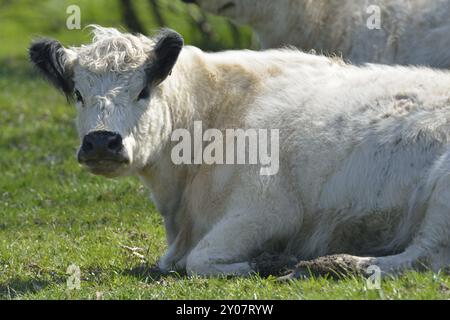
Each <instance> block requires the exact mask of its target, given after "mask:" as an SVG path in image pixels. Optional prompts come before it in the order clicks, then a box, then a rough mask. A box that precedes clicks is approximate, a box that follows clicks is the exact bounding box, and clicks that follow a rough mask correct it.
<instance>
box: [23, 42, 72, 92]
mask: <svg viewBox="0 0 450 320" xmlns="http://www.w3.org/2000/svg"><path fill="white" fill-rule="evenodd" d="M29 54H30V60H31V62H32V63H33V64H34V65H35V66H36V67H37V68H38V70H39V71H40V72H41V73H42V74H43V75H44V76H45V78H46V79H47V80H49V81H50V82H51V83H52V84H53V85H54V86H55V87H56V88H58V89H60V90H61V91H62V92H64V94H65V95H66V97H67V98H68V99H69V98H70V97H71V96H72V95H73V90H74V84H73V72H72V68H71V67H70V63H69V57H68V54H67V52H66V49H65V48H64V47H63V46H62V45H61V44H60V43H59V42H58V41H56V40H53V39H39V40H36V41H34V42H33V43H32V44H31V46H30V49H29Z"/></svg>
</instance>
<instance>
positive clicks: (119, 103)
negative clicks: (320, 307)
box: [67, 28, 450, 275]
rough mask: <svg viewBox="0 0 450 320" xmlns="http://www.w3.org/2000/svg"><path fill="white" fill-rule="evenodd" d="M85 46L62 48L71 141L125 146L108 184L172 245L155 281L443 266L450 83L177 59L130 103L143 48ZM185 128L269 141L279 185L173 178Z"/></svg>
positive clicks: (105, 41) (233, 174) (228, 176)
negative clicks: (291, 269)
mask: <svg viewBox="0 0 450 320" xmlns="http://www.w3.org/2000/svg"><path fill="white" fill-rule="evenodd" d="M94 32H95V38H94V39H95V40H94V42H93V43H92V44H90V45H88V46H85V47H81V48H72V49H67V51H68V54H69V56H70V57H71V65H72V67H73V70H74V81H75V88H77V89H78V90H79V91H80V93H81V94H82V95H83V97H84V100H85V104H84V106H81V105H80V103H79V104H78V107H77V108H78V117H77V125H78V130H79V134H80V138H83V137H84V136H85V135H86V134H87V133H89V132H91V131H95V130H98V129H105V130H110V131H114V132H118V133H120V134H121V135H122V137H124V141H125V147H126V150H127V153H128V154H129V156H130V159H131V163H130V165H128V166H127V167H126V168H124V169H123V170H122V171H121V172H115V173H113V174H111V176H118V175H123V174H137V175H138V176H139V177H140V178H141V179H142V181H143V182H144V183H145V184H146V185H147V186H148V187H149V188H150V190H151V194H152V199H153V201H154V202H155V204H156V206H157V208H158V209H159V211H160V212H161V214H162V215H163V217H164V223H165V227H166V231H167V241H168V246H169V247H168V251H167V253H166V254H165V255H164V257H163V258H162V259H161V262H160V267H161V268H162V269H171V268H186V269H187V271H188V272H189V273H196V274H202V275H215V274H222V273H225V274H240V275H244V274H248V273H249V272H251V271H252V265H251V264H250V260H251V259H252V258H253V257H255V256H257V255H258V254H260V253H261V252H265V251H272V252H278V253H280V252H285V253H289V254H294V255H295V256H296V257H297V258H298V259H313V258H317V257H320V256H323V255H329V254H341V253H342V254H343V253H346V254H351V255H354V259H355V262H356V263H357V264H358V265H359V266H360V268H365V267H366V266H367V265H369V264H376V265H378V266H379V267H380V268H381V269H382V270H383V271H384V272H389V273H391V272H398V271H401V270H404V269H408V268H417V267H419V265H420V264H421V263H422V264H423V265H424V266H426V267H428V268H431V269H432V270H435V271H437V270H439V269H441V268H444V267H447V266H448V265H449V264H450V237H449V230H450V73H449V72H446V71H435V70H431V69H426V68H406V67H390V66H382V65H368V66H364V67H356V66H352V65H347V64H344V63H343V62H342V61H339V60H337V59H330V58H326V57H322V56H314V55H309V54H305V53H302V52H299V51H296V50H287V49H283V50H269V51H264V52H253V51H229V52H221V53H205V52H202V51H201V50H199V49H197V48H195V47H190V46H186V47H184V48H183V50H182V52H181V54H180V56H179V58H178V62H177V63H176V65H175V67H174V69H173V70H172V75H171V76H169V77H168V78H167V79H166V80H165V81H164V82H162V83H161V84H160V85H158V86H156V87H153V88H152V94H151V97H150V99H148V100H144V101H136V96H137V95H138V94H139V91H140V90H141V89H142V87H143V86H144V65H140V66H139V64H142V63H143V62H144V61H145V60H146V57H147V56H148V55H151V54H152V53H151V52H150V51H149V50H150V47H151V45H152V43H153V41H151V40H147V39H146V38H144V37H141V36H136V37H135V36H130V35H126V34H121V33H119V32H117V31H115V30H111V29H101V28H97V29H96V30H94ZM114 57H119V58H120V60H119V58H117V59H115V58H114ZM105 59H106V61H105ZM119 70H120V72H116V71H119ZM194 120H202V121H203V128H204V130H206V129H207V128H218V129H225V128H244V129H246V128H264V129H279V130H280V144H281V145H280V171H279V173H278V174H277V175H274V176H260V175H259V169H260V168H259V166H258V165H174V164H173V162H172V161H171V158H170V151H171V148H172V147H173V145H174V144H175V143H174V142H171V140H170V135H171V132H173V130H174V129H176V128H187V129H189V130H192V125H193V121H194ZM360 256H366V257H368V258H360Z"/></svg>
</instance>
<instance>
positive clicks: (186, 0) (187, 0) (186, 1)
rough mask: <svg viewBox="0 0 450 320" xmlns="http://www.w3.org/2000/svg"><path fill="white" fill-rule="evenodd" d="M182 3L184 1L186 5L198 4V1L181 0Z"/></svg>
mask: <svg viewBox="0 0 450 320" xmlns="http://www.w3.org/2000/svg"><path fill="white" fill-rule="evenodd" d="M181 1H183V2H184V3H197V1H196V0H181Z"/></svg>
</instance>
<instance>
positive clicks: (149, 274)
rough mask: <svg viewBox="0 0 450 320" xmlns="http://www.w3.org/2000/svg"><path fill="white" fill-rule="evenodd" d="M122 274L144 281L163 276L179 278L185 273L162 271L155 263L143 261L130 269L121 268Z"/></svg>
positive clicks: (155, 279)
mask: <svg viewBox="0 0 450 320" xmlns="http://www.w3.org/2000/svg"><path fill="white" fill-rule="evenodd" d="M122 275H124V276H132V277H135V278H138V279H139V280H143V281H145V282H157V281H160V280H161V279H163V278H172V279H180V278H182V277H185V276H186V275H187V274H186V272H184V271H178V272H175V271H170V272H167V271H162V270H161V269H160V268H159V267H158V266H157V265H150V264H146V263H143V264H140V265H138V266H135V267H132V268H131V269H125V270H123V271H122Z"/></svg>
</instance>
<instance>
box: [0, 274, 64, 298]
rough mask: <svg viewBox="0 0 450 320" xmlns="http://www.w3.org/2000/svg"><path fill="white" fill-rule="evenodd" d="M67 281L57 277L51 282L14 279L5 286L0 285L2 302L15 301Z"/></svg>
mask: <svg viewBox="0 0 450 320" xmlns="http://www.w3.org/2000/svg"><path fill="white" fill-rule="evenodd" d="M65 281H66V280H65V279H63V278H62V277H56V278H55V279H51V280H37V279H23V278H12V279H10V280H8V282H7V283H5V284H0V300H4V299H15V298H19V297H20V296H23V295H26V294H35V293H38V292H39V291H41V290H44V289H45V288H47V287H48V286H50V285H54V284H60V283H62V282H65Z"/></svg>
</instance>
